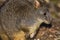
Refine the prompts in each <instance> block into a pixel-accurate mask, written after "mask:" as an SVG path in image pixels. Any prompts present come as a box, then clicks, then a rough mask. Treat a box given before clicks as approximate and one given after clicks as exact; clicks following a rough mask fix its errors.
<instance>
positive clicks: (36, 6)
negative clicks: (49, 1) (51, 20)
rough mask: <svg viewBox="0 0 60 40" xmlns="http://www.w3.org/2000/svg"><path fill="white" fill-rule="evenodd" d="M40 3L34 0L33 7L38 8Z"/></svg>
mask: <svg viewBox="0 0 60 40" xmlns="http://www.w3.org/2000/svg"><path fill="white" fill-rule="evenodd" d="M40 6H41V5H40V3H39V1H38V0H34V7H35V8H39V7H40Z"/></svg>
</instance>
